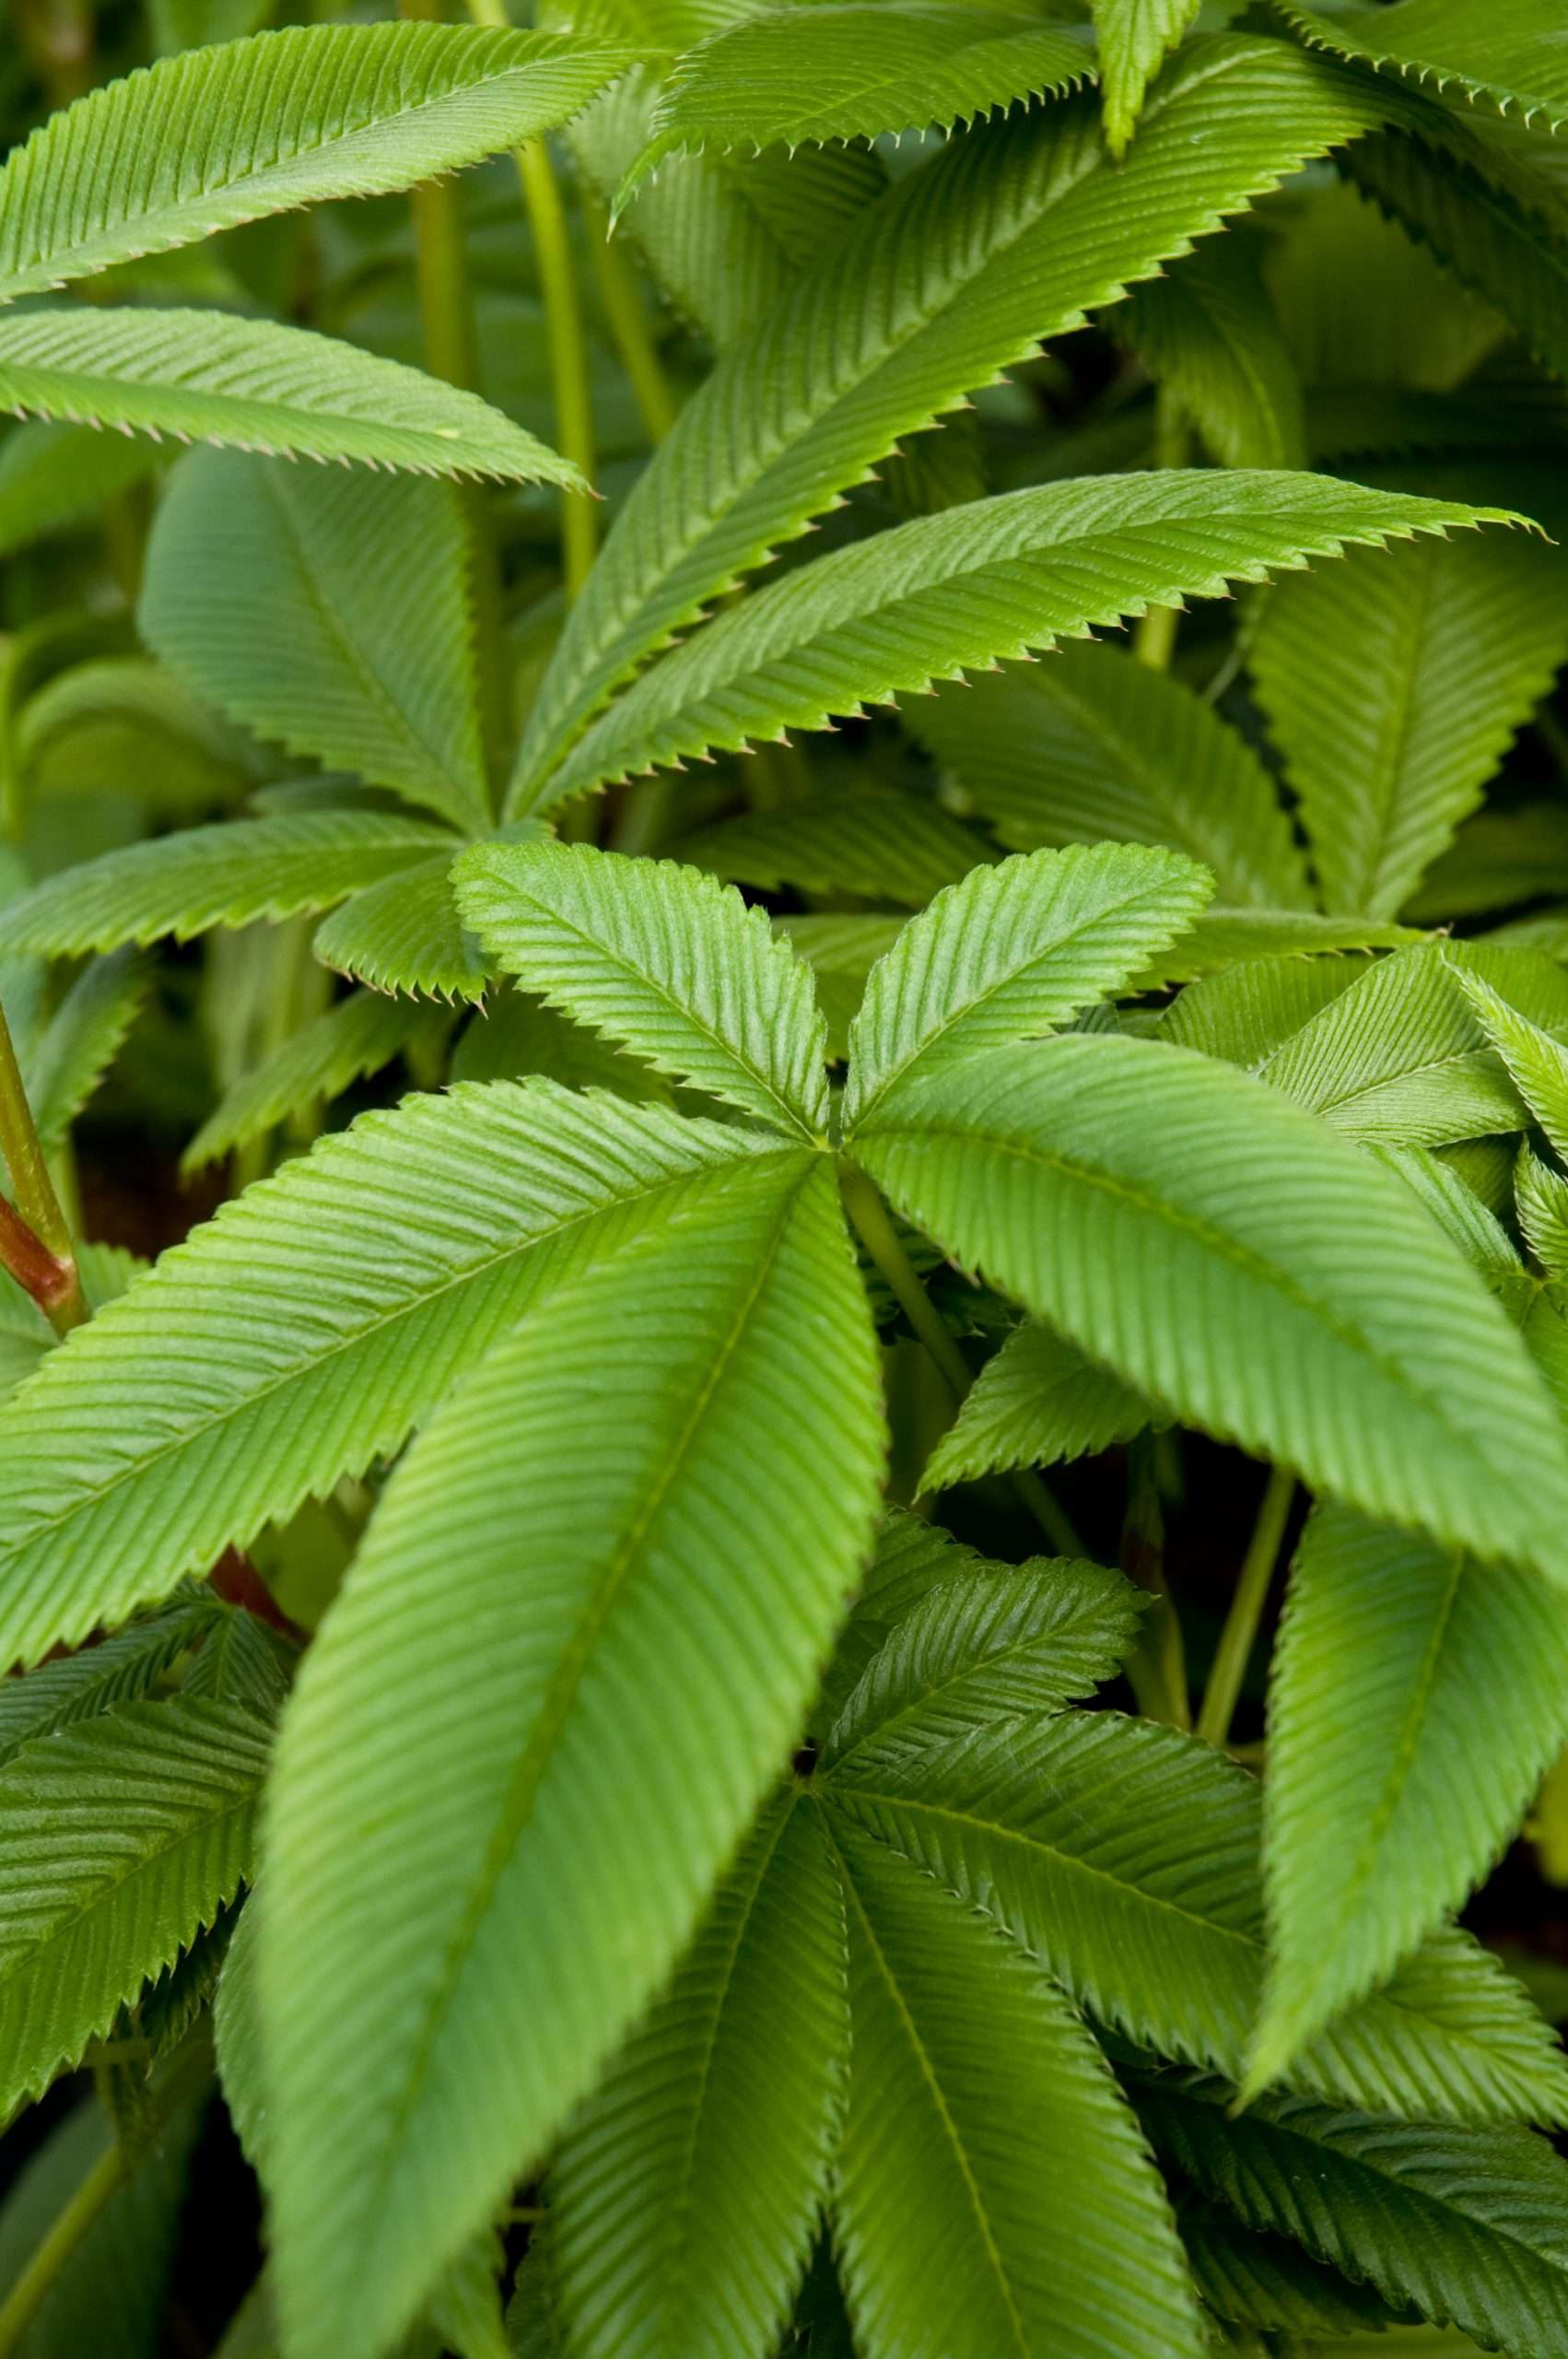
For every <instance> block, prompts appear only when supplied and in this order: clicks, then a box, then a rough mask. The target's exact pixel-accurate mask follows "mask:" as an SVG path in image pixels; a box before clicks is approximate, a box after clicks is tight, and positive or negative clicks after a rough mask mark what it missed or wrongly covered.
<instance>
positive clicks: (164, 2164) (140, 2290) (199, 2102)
mask: <svg viewBox="0 0 1568 2359" xmlns="http://www.w3.org/2000/svg"><path fill="white" fill-rule="evenodd" d="M204 2111H205V2091H204V2092H203V2093H202V2095H199V2096H198V2097H196V2098H195V2099H194V2100H192V2101H189V2102H187V2103H185V2104H183V2105H181V2106H179V2107H176V2109H175V2111H174V2113H173V2114H172V2116H171V2117H170V2119H169V2120H168V2121H166V2122H165V2123H164V2124H163V2125H162V2129H161V2130H160V2133H159V2136H158V2140H157V2142H156V2143H155V2144H153V2145H151V2146H150V2147H149V2148H148V2149H147V2150H146V2152H145V2153H142V2154H135V2155H134V2156H133V2155H128V2156H127V2157H126V2168H125V2171H124V2173H123V2176H122V2177H121V2180H120V2183H119V2185H118V2186H117V2187H116V2188H115V2189H113V2191H112V2192H111V2194H110V2196H109V2197H108V2199H107V2201H105V2202H104V2204H103V2207H102V2209H101V2210H100V2211H99V2212H97V2214H96V2216H95V2217H94V2218H93V2219H91V2220H90V2221H89V2222H88V2224H86V2226H85V2230H84V2233H83V2234H82V2236H81V2239H80V2241H79V2242H78V2243H77V2244H76V2246H75V2247H74V2248H73V2250H72V2253H71V2262H70V2266H69V2267H68V2268H67V2269H65V2270H64V2271H62V2272H61V2273H60V2274H58V2275H57V2276H56V2277H55V2278H54V2281H53V2283H52V2284H51V2285H50V2287H49V2288H48V2290H47V2292H46V2293H45V2294H44V2297H43V2300H42V2302H41V2304H40V2306H39V2307H38V2309H37V2311H36V2312H35V2313H34V2315H33V2317H32V2318H31V2321H30V2323H29V2325H28V2327H27V2328H26V2330H24V2332H23V2334H22V2336H21V2339H20V2341H18V2343H17V2345H16V2351H17V2359H83V2354H84V2353H88V2352H90V2353H92V2359H156V2354H157V2353H158V2342H159V2340H160V2337H161V2331H162V2328H163V2323H164V2315H165V2309H166V2306H167V2303H168V2296H169V2278H170V2267H171V2265H172V2263H173V2260H174V2257H175V2249H176V2244H177V2239H178V2236H179V2230H180V2215H181V2208H182V2206H183V2203H184V2200H185V2193H186V2177H187V2172H188V2169H189V2165H190V2161H191V2154H192V2149H193V2145H194V2142H195V2140H196V2136H197V2133H198V2131H199V2130H200V2129H201V2124H202V2116H203V2113H204ZM114 2136H115V2132H114V2125H113V2123H112V2122H111V2119H110V2117H109V2114H108V2113H107V2111H106V2110H105V2108H104V2107H102V2106H101V2105H99V2102H98V2100H97V2098H96V2097H93V2096H88V2097H86V2098H84V2099H83V2100H82V2102H81V2103H80V2104H78V2105H76V2106H75V2107H72V2109H71V2110H70V2112H69V2113H67V2114H66V2115H65V2117H64V2119H63V2120H60V2121H56V2122H55V2123H54V2124H53V2126H52V2128H51V2129H50V2130H49V2131H48V2133H47V2134H46V2136H45V2137H44V2139H43V2141H42V2142H41V2144H40V2145H39V2146H38V2147H37V2148H36V2149H35V2151H33V2152H32V2153H31V2154H29V2155H28V2158H27V2160H26V2162H25V2163H23V2164H22V2165H21V2166H20V2167H19V2169H18V2171H17V2173H16V2176H15V2177H14V2178H13V2179H12V2181H11V2184H10V2186H9V2188H8V2189H7V2190H6V2201H5V2208H4V2210H3V2211H0V2297H3V2296H8V2295H9V2294H12V2293H13V2292H14V2290H15V2288H16V2286H17V2284H18V2280H19V2279H20V2277H21V2275H22V2272H23V2271H24V2269H26V2268H27V2266H28V2265H29V2262H31V2261H32V2260H34V2259H35V2258H36V2257H37V2255H38V2253H39V2251H40V2249H41V2248H42V2247H43V2245H44V2243H45V2241H46V2239H47V2238H48V2236H49V2235H50V2233H51V2231H52V2230H53V2229H54V2228H56V2227H57V2225H58V2224H59V2223H60V2221H61V2219H62V2217H63V2216H64V2214H66V2213H67V2212H68V2211H69V2208H70V2205H71V2201H72V2198H73V2197H74V2196H76V2194H77V2193H78V2191H79V2190H80V2189H81V2188H82V2186H83V2184H84V2182H85V2181H86V2180H87V2179H88V2177H89V2175H90V2174H91V2173H92V2171H93V2170H94V2169H95V2167H96V2166H98V2165H99V2164H101V2163H102V2162H103V2160H104V2158H105V2157H106V2156H107V2155H108V2154H109V2153H110V2152H111V2148H112V2146H113V2143H114Z"/></svg>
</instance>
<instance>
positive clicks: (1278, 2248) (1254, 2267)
mask: <svg viewBox="0 0 1568 2359" xmlns="http://www.w3.org/2000/svg"><path fill="white" fill-rule="evenodd" d="M1176 2226H1177V2227H1178V2228H1179V2230H1180V2232H1181V2241H1182V2247H1183V2249H1184V2250H1185V2252H1186V2254H1187V2259H1188V2267H1189V2268H1190V2269H1191V2271H1192V2275H1193V2282H1194V2283H1195V2284H1196V2285H1197V2288H1198V2291H1199V2294H1201V2295H1202V2297H1203V2300H1204V2303H1205V2305H1206V2306H1208V2307H1209V2308H1210V2309H1211V2310H1213V2311H1215V2312H1216V2313H1217V2315H1218V2316H1219V2317H1221V2318H1229V2319H1232V2320H1235V2321H1236V2322H1237V2323H1239V2324H1242V2325H1246V2326H1256V2327H1262V2328H1265V2329H1268V2330H1279V2331H1283V2332H1286V2333H1289V2332H1292V2331H1293V2332H1295V2333H1297V2334H1302V2335H1307V2336H1311V2337H1312V2338H1313V2340H1314V2342H1315V2344H1316V2341H1318V2340H1320V2339H1323V2338H1328V2337H1333V2338H1334V2346H1335V2349H1336V2351H1338V2349H1339V2348H1340V2344H1339V2337H1340V2336H1341V2335H1343V2334H1348V2333H1350V2332H1352V2331H1353V2330H1354V2329H1355V2328H1356V2327H1358V2326H1363V2325H1364V2326H1365V2327H1366V2328H1367V2329H1368V2330H1369V2331H1370V2332H1374V2333H1375V2332H1378V2331H1380V2330H1384V2329H1386V2328H1387V2323H1388V2311H1387V2307H1386V2306H1385V2305H1384V2304H1383V2303H1382V2302H1381V2301H1379V2299H1378V2297H1377V2295H1376V2294H1375V2293H1373V2292H1372V2291H1371V2289H1370V2288H1369V2287H1367V2286H1363V2285H1353V2284H1352V2283H1350V2281H1349V2280H1348V2279H1346V2278H1343V2277H1340V2276H1338V2275H1336V2274H1335V2273H1334V2272H1333V2271H1330V2270H1328V2269H1326V2268H1324V2267H1323V2265H1322V2264H1321V2263H1320V2262H1318V2261H1314V2260H1311V2259H1308V2258H1307V2256H1306V2254H1305V2253H1304V2252H1303V2251H1302V2250H1301V2249H1300V2248H1299V2246H1296V2245H1293V2244H1291V2243H1289V2242H1287V2240H1286V2239H1285V2238H1284V2237H1283V2236H1275V2235H1270V2234H1268V2233H1265V2234H1263V2235H1257V2234H1254V2233H1253V2232H1252V2231H1251V2230H1250V2229H1247V2228H1244V2227H1243V2226H1242V2225H1241V2224H1240V2223H1239V2222H1238V2221H1237V2220H1235V2218H1233V2217H1232V2216H1231V2214H1230V2213H1228V2212H1225V2211H1223V2210H1222V2208H1221V2207H1220V2205H1219V2204H1217V2203H1212V2202H1210V2203H1205V2202H1201V2201H1199V2202H1189V2203H1187V2204H1184V2205H1183V2206H1182V2208H1181V2210H1180V2211H1179V2212H1177V2214H1176Z"/></svg>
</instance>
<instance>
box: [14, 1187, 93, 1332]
mask: <svg viewBox="0 0 1568 2359" xmlns="http://www.w3.org/2000/svg"><path fill="white" fill-rule="evenodd" d="M0 1266H4V1267H5V1268H6V1269H7V1270H9V1272H10V1273H11V1275H12V1276H13V1277H14V1278H15V1279H16V1281H17V1284H18V1285H19V1286H20V1287H22V1288H23V1290H24V1292H26V1293H28V1294H29V1295H31V1297H32V1298H33V1300H34V1302H36V1303H37V1305H38V1307H39V1309H41V1311H42V1313H43V1315H44V1317H45V1318H46V1319H47V1320H48V1321H49V1323H50V1325H51V1326H52V1327H53V1329H54V1330H55V1331H56V1332H57V1333H59V1334H64V1332H65V1331H66V1330H67V1329H68V1328H71V1327H75V1326H77V1325H79V1323H80V1321H81V1320H82V1319H84V1318H85V1317H86V1315H87V1313H86V1307H85V1305H84V1304H83V1302H82V1291H81V1282H80V1280H79V1279H78V1277H77V1275H76V1263H75V1262H63V1261H61V1259H60V1257H59V1255H58V1254H56V1253H52V1252H51V1251H50V1250H49V1248H48V1246H47V1245H45V1244H44V1242H43V1240H42V1238H40V1237H39V1236H37V1235H36V1234H35V1233H34V1231H33V1230H32V1229H31V1228H29V1226H28V1224H27V1222H26V1221H25V1220H24V1219H23V1218H22V1216H21V1215H20V1213H19V1212H18V1211H17V1209H16V1207H15V1206H14V1205H12V1204H9V1203H6V1199H5V1197H4V1196H0Z"/></svg>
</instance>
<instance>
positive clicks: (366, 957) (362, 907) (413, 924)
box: [312, 836, 490, 1000]
mask: <svg viewBox="0 0 1568 2359" xmlns="http://www.w3.org/2000/svg"><path fill="white" fill-rule="evenodd" d="M460 849H461V847H460V846H459V844H458V843H457V842H456V841H455V840H454V839H453V838H451V837H450V836H449V837H448V839H447V841H446V849H445V850H444V851H439V852H437V853H436V854H435V855H434V856H433V858H431V859H428V860H422V861H420V862H419V863H417V864H416V865H415V866H412V867H408V868H404V869H400V870H399V871H398V872H397V874H395V875H392V876H387V877H384V878H383V879H382V880H381V882H380V884H379V885H368V886H366V887H365V889H364V891H363V892H360V893H355V894H353V895H352V896H351V897H350V898H349V899H347V900H346V901H344V902H341V903H340V904H339V906H338V907H337V908H336V909H335V910H333V913H332V915H331V917H329V918H327V919H325V920H324V921H323V922H322V924H321V925H319V926H318V927H317V928H316V932H315V936H314V941H313V945H312V946H313V948H314V950H315V953H316V956H317V957H318V958H319V959H321V961H322V964H323V966H327V967H333V968H336V970H337V972H338V973H339V974H340V975H352V976H353V977H354V979H355V980H356V981H357V982H361V983H369V986H370V989H371V990H372V991H377V992H409V993H411V994H414V995H416V996H419V997H423V998H426V999H451V1000H459V999H462V1000H481V999H483V998H484V996H485V990H486V983H487V982H488V980H489V977H490V967H489V964H488V962H487V961H486V957H485V955H484V953H483V951H482V950H481V949H480V946H479V945H478V943H477V942H475V940H474V936H473V935H472V934H471V933H469V931H468V929H467V927H466V926H465V925H464V924H463V922H462V912H461V910H459V908H458V905H457V896H456V894H455V892H454V890H453V888H452V858H453V855H454V854H455V853H456V852H457V851H459V850H460Z"/></svg>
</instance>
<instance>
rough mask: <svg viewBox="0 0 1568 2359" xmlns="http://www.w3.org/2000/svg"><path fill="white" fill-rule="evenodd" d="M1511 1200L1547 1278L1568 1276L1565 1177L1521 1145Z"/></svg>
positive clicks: (1567, 1220) (1566, 1185)
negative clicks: (1513, 1201)
mask: <svg viewBox="0 0 1568 2359" xmlns="http://www.w3.org/2000/svg"><path fill="white" fill-rule="evenodd" d="M1514 1191H1515V1204H1516V1207H1517V1211H1518V1216H1519V1226H1520V1227H1521V1228H1522V1229H1523V1231H1524V1233H1525V1241H1526V1243H1527V1245H1528V1247H1529V1249H1530V1251H1531V1252H1532V1253H1533V1254H1534V1255H1535V1257H1536V1260H1537V1261H1538V1262H1539V1263H1540V1265H1541V1267H1542V1268H1543V1269H1544V1270H1545V1272H1546V1273H1547V1275H1548V1277H1551V1278H1562V1277H1568V1180H1564V1178H1563V1177H1562V1173H1561V1172H1560V1171H1553V1170H1551V1169H1550V1168H1549V1167H1548V1166H1547V1165H1546V1164H1544V1163H1543V1162H1542V1161H1541V1159H1540V1157H1539V1156H1538V1155H1537V1154H1536V1153H1535V1152H1534V1150H1533V1149H1532V1148H1531V1146H1530V1144H1529V1143H1528V1141H1525V1142H1523V1143H1522V1144H1521V1145H1520V1148H1519V1159H1518V1162H1517V1164H1516V1165H1515V1172H1514Z"/></svg>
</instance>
